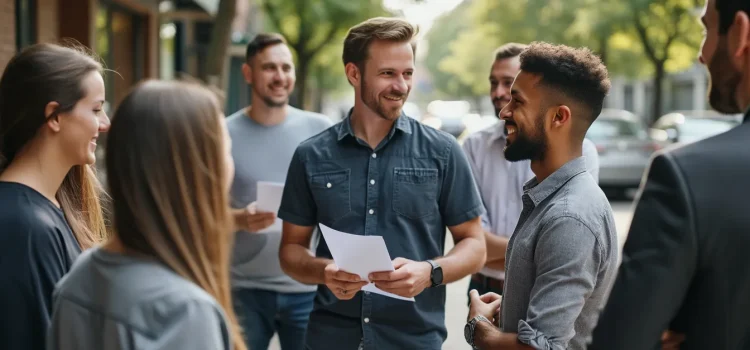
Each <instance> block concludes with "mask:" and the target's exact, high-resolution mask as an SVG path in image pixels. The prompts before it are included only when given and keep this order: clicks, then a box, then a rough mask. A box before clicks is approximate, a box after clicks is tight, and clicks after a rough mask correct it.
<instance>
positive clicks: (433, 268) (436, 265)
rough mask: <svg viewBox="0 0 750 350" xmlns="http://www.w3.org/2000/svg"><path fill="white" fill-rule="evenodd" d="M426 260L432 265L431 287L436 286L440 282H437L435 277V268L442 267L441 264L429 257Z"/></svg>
mask: <svg viewBox="0 0 750 350" xmlns="http://www.w3.org/2000/svg"><path fill="white" fill-rule="evenodd" d="M426 261H427V263H429V264H430V265H431V266H432V270H431V271H430V287H435V286H437V285H438V284H436V283H435V279H434V277H435V269H437V268H438V267H440V265H438V264H437V263H436V262H435V261H433V260H431V259H428V260H426Z"/></svg>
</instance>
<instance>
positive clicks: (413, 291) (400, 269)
mask: <svg viewBox="0 0 750 350" xmlns="http://www.w3.org/2000/svg"><path fill="white" fill-rule="evenodd" d="M393 268H394V269H396V271H381V272H373V273H371V274H370V281H372V282H373V283H375V287H378V289H380V290H383V291H386V292H389V293H393V294H396V295H400V296H402V297H405V298H412V297H414V296H417V295H419V293H422V291H423V290H424V289H425V288H427V287H429V286H431V285H432V281H431V279H430V276H432V265H431V264H430V263H428V262H426V261H412V260H409V259H404V258H396V259H393Z"/></svg>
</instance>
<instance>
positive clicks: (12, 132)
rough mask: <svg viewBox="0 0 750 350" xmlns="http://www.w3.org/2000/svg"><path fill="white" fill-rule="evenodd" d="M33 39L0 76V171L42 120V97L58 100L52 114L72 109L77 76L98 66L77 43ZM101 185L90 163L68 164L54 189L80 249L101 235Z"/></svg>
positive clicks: (78, 92)
mask: <svg viewBox="0 0 750 350" xmlns="http://www.w3.org/2000/svg"><path fill="white" fill-rule="evenodd" d="M70 46H71V47H64V46H60V45H55V44H37V45H34V46H31V47H29V48H27V49H25V50H23V51H21V52H20V53H18V54H17V55H16V56H15V57H13V58H12V59H11V60H10V62H8V65H7V66H6V68H5V72H4V73H3V77H2V79H1V80H0V171H2V170H4V169H5V168H6V167H7V166H8V165H9V164H10V163H11V162H12V161H13V159H14V158H15V157H16V155H17V154H18V153H19V152H20V151H21V150H22V149H23V147H24V146H26V145H27V144H28V142H29V141H31V140H32V139H33V138H34V137H35V136H36V134H37V131H38V130H39V129H40V128H41V127H42V125H44V123H45V122H46V121H47V116H45V114H44V109H45V107H46V106H47V104H48V103H50V102H52V101H56V102H57V103H59V104H60V107H59V108H58V109H57V111H56V114H60V113H65V112H68V111H70V110H72V109H73V108H74V107H75V105H76V103H78V101H79V100H81V99H82V98H83V97H84V96H85V91H84V89H83V86H82V83H81V82H82V80H83V79H84V78H85V77H86V76H87V75H88V74H89V73H91V72H100V73H102V72H103V68H102V65H101V64H100V63H99V62H98V61H97V60H96V59H95V58H94V57H95V56H94V55H93V54H91V53H90V52H89V51H87V50H86V49H85V48H83V47H81V46H76V45H75V43H73V42H71V43H70ZM103 195H104V191H102V189H101V185H100V183H99V181H98V179H97V177H96V174H95V170H94V167H93V166H90V165H76V166H74V167H73V168H72V169H71V170H70V171H69V172H68V174H67V175H66V176H65V179H64V180H63V182H62V185H61V186H60V188H59V189H58V191H57V199H58V200H59V201H60V206H61V207H62V210H63V213H65V219H66V220H67V221H68V224H69V225H70V228H71V229H72V230H73V233H74V235H75V237H76V239H77V240H78V244H79V245H80V246H81V248H83V249H86V248H89V247H91V246H93V245H94V244H96V243H98V242H100V241H101V240H103V239H104V238H105V237H106V236H107V229H106V226H105V224H104V217H103V215H102V206H101V203H100V196H102V197H103Z"/></svg>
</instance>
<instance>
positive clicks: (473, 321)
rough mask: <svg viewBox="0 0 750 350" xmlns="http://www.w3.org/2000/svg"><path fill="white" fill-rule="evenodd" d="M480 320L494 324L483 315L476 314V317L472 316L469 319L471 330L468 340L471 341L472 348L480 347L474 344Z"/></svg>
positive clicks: (467, 336)
mask: <svg viewBox="0 0 750 350" xmlns="http://www.w3.org/2000/svg"><path fill="white" fill-rule="evenodd" d="M479 321H484V322H487V323H489V324H492V322H490V320H488V319H487V318H486V317H484V316H482V315H477V316H474V318H472V319H471V320H470V321H469V323H468V326H469V332H470V334H467V335H466V342H467V343H469V345H471V348H472V349H478V348H477V346H476V345H474V335H475V334H476V329H477V323H479Z"/></svg>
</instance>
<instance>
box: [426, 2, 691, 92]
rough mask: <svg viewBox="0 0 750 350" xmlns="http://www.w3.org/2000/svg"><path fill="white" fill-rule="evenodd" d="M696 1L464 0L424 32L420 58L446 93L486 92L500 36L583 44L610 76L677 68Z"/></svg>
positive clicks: (686, 53) (685, 55)
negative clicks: (425, 42) (426, 44)
mask: <svg viewBox="0 0 750 350" xmlns="http://www.w3.org/2000/svg"><path fill="white" fill-rule="evenodd" d="M702 3H703V1H702V0H514V1H497V0H465V1H464V3H463V4H462V5H461V6H459V7H458V8H456V9H455V10H454V11H453V12H452V13H450V14H446V15H444V16H443V18H441V19H440V20H438V22H437V23H436V24H435V25H434V26H433V29H432V30H431V31H430V33H428V38H427V39H428V42H429V43H430V51H429V52H428V57H427V59H426V63H427V67H428V69H429V71H430V74H431V75H432V77H433V81H434V85H435V89H436V90H438V91H439V92H440V93H441V94H443V95H450V96H453V97H463V96H465V95H472V94H476V95H486V94H487V91H488V89H489V83H488V81H487V74H488V72H489V69H490V65H491V63H492V57H491V54H492V52H493V51H494V49H495V48H496V47H498V46H500V45H502V44H504V43H508V42H519V43H530V42H532V41H547V42H553V43H562V44H567V45H571V46H585V47H589V48H590V49H592V50H593V51H594V52H596V53H598V54H599V55H600V56H601V57H602V59H603V60H604V62H605V64H606V65H607V67H608V69H609V70H610V73H611V74H612V75H614V76H618V75H619V76H626V77H631V78H644V77H649V76H653V75H654V74H655V72H656V71H657V69H663V71H665V72H677V71H681V70H684V69H686V68H688V67H689V66H690V65H692V64H693V63H694V62H695V58H696V55H697V50H698V47H699V46H700V42H701V30H700V25H699V22H698V19H697V15H696V13H697V11H698V10H699V8H700V6H701V5H702ZM461 92H465V93H464V94H461ZM466 92H468V93H466ZM655 98H656V99H659V98H660V96H656V97H655ZM655 105H658V102H657V103H656V104H655Z"/></svg>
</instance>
